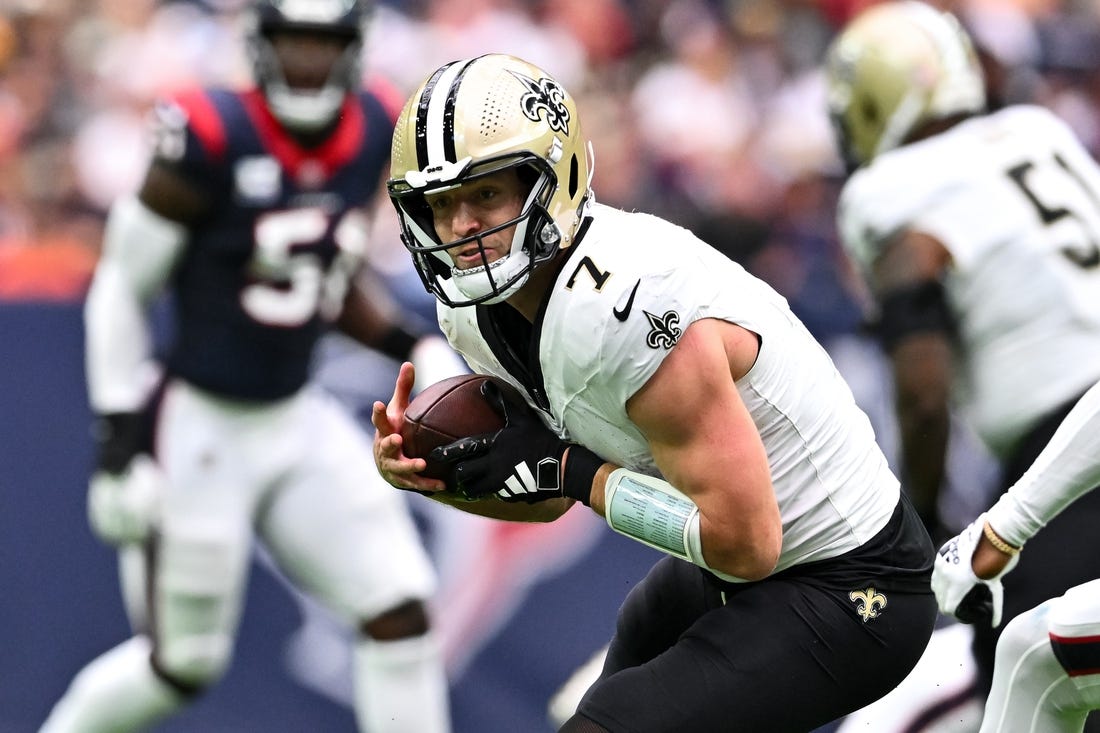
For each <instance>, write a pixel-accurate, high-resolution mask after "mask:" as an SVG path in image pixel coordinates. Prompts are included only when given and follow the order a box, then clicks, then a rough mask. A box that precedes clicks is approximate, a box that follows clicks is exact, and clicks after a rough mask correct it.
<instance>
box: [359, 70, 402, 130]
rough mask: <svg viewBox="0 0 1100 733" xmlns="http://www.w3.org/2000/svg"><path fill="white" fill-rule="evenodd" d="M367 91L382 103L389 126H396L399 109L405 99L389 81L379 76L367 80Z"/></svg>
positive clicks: (399, 114)
mask: <svg viewBox="0 0 1100 733" xmlns="http://www.w3.org/2000/svg"><path fill="white" fill-rule="evenodd" d="M367 90H368V91H370V93H371V94H373V95H374V96H375V97H377V98H378V101H379V102H381V103H382V108H383V109H385V110H386V116H387V117H389V118H390V124H391V125H396V124H397V118H398V117H400V116H401V108H402V107H404V106H405V97H404V95H402V94H401V90H400V89H398V88H397V86H396V85H395V84H393V83H392V82H391V81H390V80H389V79H386V78H384V77H381V76H371V77H370V78H369V79H367Z"/></svg>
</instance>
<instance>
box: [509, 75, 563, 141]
mask: <svg viewBox="0 0 1100 733" xmlns="http://www.w3.org/2000/svg"><path fill="white" fill-rule="evenodd" d="M512 76H514V77H516V78H517V79H519V80H520V83H521V84H523V86H525V87H527V93H526V94H524V95H523V97H522V98H521V99H520V100H519V103H520V106H521V107H522V108H523V114H524V116H526V117H527V119H529V120H531V121H532V122H538V121H539V117H540V116H541V117H545V118H546V124H548V125H550V129H551V130H554V131H555V132H560V133H561V134H562V135H568V134H569V119H570V117H569V108H568V107H566V106H565V90H564V89H562V88H561V87H560V86H559V85H558V83H557V82H556V81H554V80H553V79H548V78H546V77H543V78H542V79H539V80H538V81H535V80H534V79H532V78H531V77H529V76H524V75H523V74H520V73H517V72H515V71H513V72H512Z"/></svg>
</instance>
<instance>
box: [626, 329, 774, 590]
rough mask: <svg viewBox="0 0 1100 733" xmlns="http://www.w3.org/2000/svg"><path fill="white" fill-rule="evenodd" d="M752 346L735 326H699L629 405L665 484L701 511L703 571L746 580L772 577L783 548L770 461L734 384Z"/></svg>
mask: <svg viewBox="0 0 1100 733" xmlns="http://www.w3.org/2000/svg"><path fill="white" fill-rule="evenodd" d="M758 348H759V347H758V344H757V338H756V336H755V334H753V333H751V332H749V331H747V330H745V329H744V328H741V327H740V326H736V325H734V324H731V323H727V322H725V321H719V320H714V319H704V320H701V321H696V322H695V323H693V324H692V325H691V326H690V327H689V328H688V329H687V330H686V331H685V332H684V335H683V336H682V337H681V339H680V341H679V343H678V344H677V345H676V347H675V348H674V349H673V350H672V352H671V353H670V354H669V356H668V357H667V358H666V359H665V361H664V362H663V363H662V364H661V366H660V368H659V369H658V370H657V372H656V373H655V374H654V375H653V377H651V378H650V380H649V381H648V382H647V383H646V385H645V386H644V387H642V389H641V390H639V391H638V393H637V394H635V395H634V396H633V397H632V398H631V399H630V401H629V402H628V403H627V412H628V414H629V415H630V418H631V420H633V421H634V423H635V424H637V425H638V427H639V428H641V430H642V432H644V433H645V434H646V437H647V439H648V440H649V444H650V447H651V448H652V450H653V457H654V459H655V460H656V462H657V466H658V467H659V468H660V469H661V473H662V474H663V476H664V478H665V479H666V480H667V481H668V482H669V483H670V484H672V485H673V486H675V487H676V488H677V489H679V490H680V491H681V492H683V493H684V494H685V495H687V496H688V497H689V498H690V499H691V500H692V501H693V502H695V504H696V505H697V506H698V507H699V512H700V530H701V536H702V546H703V555H704V557H705V559H706V562H707V565H709V566H710V567H711V568H714V569H716V570H720V571H722V572H724V573H728V574H730V575H735V576H737V577H739V578H745V579H759V578H763V577H765V576H767V575H768V574H769V573H771V571H772V569H773V568H774V567H775V564H776V561H777V560H778V558H779V552H780V549H781V545H782V525H781V522H780V517H779V506H778V504H777V503H776V499H775V493H774V491H773V489H772V483H771V475H770V472H769V468H768V457H767V454H766V453H765V451H764V445H763V443H762V442H761V440H760V435H759V433H758V431H757V430H756V426H755V425H754V424H753V422H752V418H751V417H750V415H749V413H748V410H747V409H746V407H745V405H744V403H743V402H742V400H741V397H740V395H739V394H738V392H737V387H736V385H735V380H736V379H738V378H740V377H741V376H743V375H744V374H745V373H747V372H748V370H749V369H750V368H751V366H752V364H753V362H754V361H755V359H756V355H757V353H758Z"/></svg>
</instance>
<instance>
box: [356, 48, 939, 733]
mask: <svg viewBox="0 0 1100 733" xmlns="http://www.w3.org/2000/svg"><path fill="white" fill-rule="evenodd" d="M391 170H392V174H393V175H392V178H391V179H390V181H389V184H388V185H389V191H390V196H391V199H392V200H393V202H394V205H395V206H396V208H397V210H398V213H399V215H400V218H401V223H402V230H403V239H404V241H405V244H406V246H407V247H408V249H409V250H410V252H411V255H412V258H413V261H414V263H415V265H416V268H417V270H418V271H419V272H420V274H421V276H422V277H423V279H424V283H425V285H426V287H427V288H428V289H429V290H430V291H431V292H432V293H434V294H435V296H436V298H437V299H438V300H439V303H438V316H439V322H440V325H441V326H442V328H443V331H444V333H445V334H446V336H447V337H448V339H449V341H450V342H451V344H452V345H453V346H454V347H455V348H456V350H458V351H459V352H460V353H461V354H462V355H463V356H464V357H465V359H466V360H467V362H468V363H469V364H470V366H471V367H472V368H473V369H474V370H475V371H476V372H480V373H485V374H492V375H495V376H497V377H500V378H501V379H504V380H506V381H507V382H508V383H509V384H511V385H513V386H514V387H516V388H517V389H518V390H519V393H520V394H521V395H524V400H523V404H515V403H512V402H511V401H510V400H509V399H506V398H504V397H503V396H502V395H501V393H500V392H499V391H496V390H492V389H490V390H489V391H488V392H487V394H486V396H487V398H488V399H490V400H492V401H493V403H494V404H495V405H496V406H497V409H498V410H500V411H501V412H502V413H503V414H504V415H505V417H506V423H507V424H506V427H505V428H504V429H502V430H501V431H499V432H498V433H495V434H492V435H483V436H474V437H472V438H470V439H463V440H459V441H456V442H455V443H453V444H451V445H448V446H443V447H441V448H439V449H437V451H436V454H435V457H438V458H439V459H440V460H443V461H445V462H448V463H449V464H450V466H451V469H452V472H453V475H452V478H451V480H450V481H449V482H443V481H437V480H432V479H428V478H425V477H423V476H420V475H418V474H417V472H418V471H420V470H422V469H423V468H424V467H425V465H426V463H425V461H424V460H423V459H422V458H416V459H413V458H410V457H408V456H405V455H404V454H403V453H402V450H401V436H400V434H399V427H400V425H401V420H402V417H403V414H404V410H405V407H406V406H407V405H408V400H409V394H410V388H411V385H412V380H413V379H414V376H415V374H414V370H413V367H412V365H411V364H405V365H403V366H402V369H401V371H400V372H399V375H398V380H397V385H396V387H395V390H394V395H393V397H392V399H391V401H390V403H389V405H388V406H387V405H383V404H382V403H380V402H379V403H376V404H375V406H374V411H373V414H372V421H373V422H374V425H375V427H376V428H377V433H376V436H375V458H376V461H377V462H378V465H379V468H380V469H381V470H382V473H383V475H384V476H385V477H386V478H387V479H388V480H389V481H390V482H391V483H392V484H394V485H395V486H397V487H399V488H405V489H413V490H418V491H424V492H435V493H433V496H434V497H435V498H437V499H439V500H440V501H444V502H448V503H451V504H453V505H454V506H456V507H458V508H461V509H464V510H467V511H472V512H476V513H480V514H484V515H487V516H491V517H496V518H500V519H509V520H518V521H552V520H553V519H556V518H557V517H559V516H561V515H562V514H563V513H564V512H566V511H568V510H569V509H570V508H573V507H574V505H576V504H583V505H586V506H588V507H590V508H591V509H592V510H593V511H595V512H596V513H597V514H600V515H602V516H604V517H606V520H607V523H608V524H609V525H610V527H611V528H612V529H614V530H616V531H618V532H620V533H622V534H624V535H626V536H628V537H630V538H632V539H634V540H636V541H639V542H642V543H645V544H647V545H650V546H652V547H654V548H656V549H658V550H660V551H661V552H663V553H665V554H666V555H667V556H666V557H665V558H664V559H662V560H660V561H659V562H657V564H656V565H655V566H654V567H653V569H652V570H651V572H650V573H649V575H648V576H647V578H646V579H645V580H644V581H643V582H642V583H640V584H639V585H638V586H637V587H636V588H635V589H634V590H633V591H632V592H631V593H630V595H629V597H628V598H627V599H626V601H625V603H624V605H623V607H622V609H621V611H620V615H619V619H618V624H617V630H616V633H615V636H614V639H613V640H612V642H611V645H610V648H609V651H608V655H607V661H606V663H605V665H604V668H603V671H602V673H601V675H600V679H599V680H598V681H597V682H596V683H595V684H594V685H593V687H592V688H591V690H590V691H589V692H588V694H587V695H586V696H585V698H584V701H583V702H582V703H581V705H580V707H579V710H578V712H577V713H576V714H575V715H574V716H573V717H572V718H570V720H568V721H567V722H566V723H565V724H564V726H563V727H562V728H561V730H564V731H571V732H573V733H577V732H584V731H587V732H590V733H599V732H605V731H615V732H619V733H625V732H626V731H631V732H633V733H647V732H650V731H693V732H698V733H703V732H705V731H727V730H730V728H731V726H735V727H737V728H738V729H740V730H753V731H765V730H766V731H770V732H771V733H782V732H783V731H791V732H794V731H798V732H800V733H805V731H807V730H811V729H813V728H815V727H818V726H820V725H823V724H826V723H828V722H829V721H832V720H834V719H836V718H839V717H841V716H843V715H845V714H846V713H848V712H850V711H852V710H855V709H857V708H859V707H861V706H863V705H865V704H867V703H869V702H871V701H872V700H875V699H877V698H878V697H881V696H882V695H884V694H886V693H887V692H888V691H889V690H890V689H891V688H893V687H894V686H895V685H897V684H898V683H899V682H900V681H901V680H902V679H903V678H904V677H905V676H906V674H907V673H908V672H909V671H910V670H911V669H912V667H913V665H914V664H915V662H916V661H917V659H918V658H919V657H920V655H921V652H922V651H923V649H924V647H925V644H926V643H927V641H928V638H929V636H930V634H931V632H932V625H933V622H934V619H935V615H936V612H935V611H936V609H935V604H934V600H933V597H932V595H931V590H930V587H929V586H928V582H929V578H930V572H931V564H932V559H933V557H934V549H933V547H932V545H931V542H930V540H929V537H928V535H927V533H926V532H925V530H924V528H923V526H922V525H921V523H920V520H919V517H918V516H917V515H916V513H915V511H914V510H913V508H912V506H911V505H910V503H909V502H908V500H906V499H904V498H903V497H902V495H901V492H900V489H899V482H898V480H897V479H896V478H895V476H894V475H893V474H892V473H891V471H890V469H889V467H888V466H887V462H886V458H885V456H884V455H883V453H882V451H881V450H880V449H879V447H878V445H877V444H876V443H875V440H874V435H873V434H872V430H871V426H870V422H869V421H868V419H867V417H866V416H865V415H864V414H863V413H862V412H861V411H860V410H859V408H858V407H857V406H856V404H855V401H854V399H853V397H852V393H851V391H850V389H849V388H848V386H847V385H846V384H845V383H844V381H843V379H842V378H841V377H840V375H839V374H838V372H837V371H836V369H835V368H834V366H833V364H832V362H831V361H830V359H829V357H828V355H827V354H826V353H825V351H824V349H822V348H821V346H820V345H818V344H817V343H816V342H815V341H814V340H813V338H812V337H811V336H810V334H809V332H808V331H807V330H806V329H805V327H804V326H803V325H802V324H801V323H800V322H799V321H798V320H797V319H796V318H795V317H794V315H793V314H792V313H791V311H790V309H789V308H788V306H787V303H786V301H784V300H783V298H782V297H780V296H779V295H778V294H777V293H776V292H775V291H773V290H772V289H771V288H770V287H769V286H767V285H766V284H765V283H763V282H762V281H760V280H758V279H756V278H754V277H752V276H751V275H749V274H748V273H747V272H746V271H745V270H744V269H743V268H742V267H741V266H740V265H738V264H736V263H734V262H733V261H731V260H729V259H727V258H726V257H724V256H723V255H721V254H720V253H718V252H717V251H716V250H714V249H713V248H711V247H709V246H707V245H706V244H705V243H703V242H702V241H701V240H699V239H698V238H696V237H695V236H694V235H693V234H692V233H691V232H689V231H687V230H685V229H682V228H680V227H677V226H674V225H672V224H670V223H668V222H666V221H663V220H661V219H659V218H656V217H653V216H649V215H646V214H641V213H628V212H625V211H620V210H617V209H613V208H610V207H607V206H603V205H600V204H598V203H596V202H595V201H594V200H593V195H592V190H591V188H590V174H591V171H592V168H591V151H590V150H589V149H588V148H587V146H586V143H585V140H584V137H583V135H582V132H581V125H580V120H579V119H578V116H577V108H576V105H575V102H574V100H573V98H572V96H570V95H569V93H568V92H567V91H566V90H565V89H563V88H562V87H561V86H560V85H559V84H558V83H557V82H556V81H555V80H554V79H553V77H551V76H550V75H549V74H548V73H546V72H545V71H543V70H542V69H540V68H538V67H535V66H532V65H531V64H528V63H526V62H524V61H522V60H520V59H517V58H514V57H511V56H504V55H498V54H490V55H486V56H481V57H478V58H474V59H466V60H461V61H456V62H453V63H450V64H447V65H445V66H443V67H441V68H439V69H438V70H437V71H435V72H434V73H433V74H432V75H431V76H430V77H429V78H428V79H427V80H426V81H425V82H424V83H423V84H422V85H421V86H420V88H419V89H418V90H417V91H416V92H415V93H414V94H413V96H412V97H411V98H410V99H409V101H408V102H407V103H406V106H405V108H404V110H403V112H402V114H401V117H400V118H399V119H398V124H397V128H396V130H395V134H394V141H393V153H392V156H391ZM448 486H450V490H446V489H447V487H448ZM577 608H578V613H577V614H576V617H575V618H571V619H565V618H563V619H561V624H560V628H557V629H554V630H552V631H551V633H568V632H569V627H570V626H571V625H572V624H577V623H581V624H583V623H588V619H586V618H585V616H584V611H583V609H584V603H583V599H582V600H580V601H579V602H578V604H577ZM792 689H797V691H798V700H799V701H798V704H796V705H792V704H790V695H791V690H792Z"/></svg>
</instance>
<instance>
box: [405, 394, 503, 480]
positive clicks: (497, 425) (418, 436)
mask: <svg viewBox="0 0 1100 733" xmlns="http://www.w3.org/2000/svg"><path fill="white" fill-rule="evenodd" d="M487 380H489V381H493V382H495V383H496V384H497V386H499V387H500V389H501V390H502V391H504V392H510V393H512V394H514V395H515V397H514V398H515V399H516V400H518V401H520V402H522V401H523V398H522V397H520V396H519V395H518V394H515V392H516V390H515V388H513V387H512V386H511V385H510V384H508V383H506V382H504V381H502V380H500V379H497V378H496V377H490V376H487V375H485V374H460V375H459V376H457V377H450V378H448V379H444V380H443V381H441V382H436V383H435V384H433V385H430V386H428V387H425V388H424V389H423V390H421V392H420V393H419V394H417V395H416V396H415V397H413V399H412V401H411V402H410V403H409V406H408V408H407V409H406V410H405V422H404V424H403V425H402V426H401V440H402V441H403V443H402V446H403V449H402V452H403V453H404V454H405V455H406V456H408V457H410V458H423V459H424V460H426V461H428V467H427V468H426V469H424V470H423V471H421V472H420V473H421V475H422V476H428V477H430V478H437V479H441V480H443V481H449V474H450V470H449V467H448V466H447V465H446V464H442V463H435V462H433V461H431V460H429V459H428V454H429V453H430V452H431V451H432V449H433V448H437V447H439V446H441V445H447V444H448V443H453V442H454V441H456V440H458V439H459V438H468V437H470V436H472V435H481V434H482V433H492V432H495V431H497V430H500V429H501V428H503V427H504V418H502V417H501V416H500V415H499V414H497V412H496V410H494V409H493V408H492V406H490V405H489V403H488V402H486V400H485V398H484V397H483V396H482V395H481V385H482V383H483V382H485V381H487Z"/></svg>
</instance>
